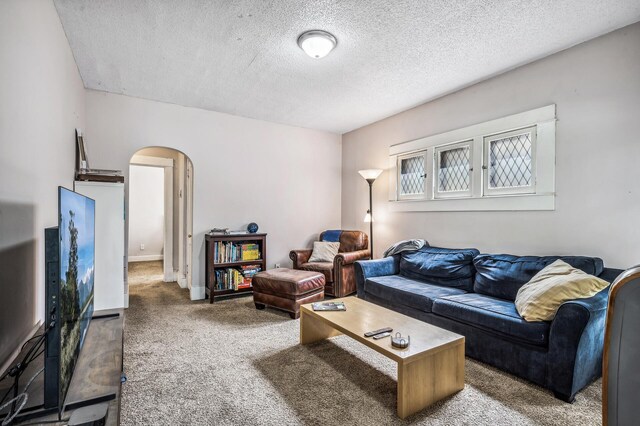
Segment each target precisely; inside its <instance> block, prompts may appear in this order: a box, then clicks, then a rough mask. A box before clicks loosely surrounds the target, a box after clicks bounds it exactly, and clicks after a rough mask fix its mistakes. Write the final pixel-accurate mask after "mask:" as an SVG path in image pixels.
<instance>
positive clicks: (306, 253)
mask: <svg viewBox="0 0 640 426" xmlns="http://www.w3.org/2000/svg"><path fill="white" fill-rule="evenodd" d="M312 252H313V250H311V249H303V250H291V251H290V252H289V259H291V260H292V261H293V269H298V268H299V267H300V265H302V264H303V263H307V262H308V261H309V258H310V257H311V253H312Z"/></svg>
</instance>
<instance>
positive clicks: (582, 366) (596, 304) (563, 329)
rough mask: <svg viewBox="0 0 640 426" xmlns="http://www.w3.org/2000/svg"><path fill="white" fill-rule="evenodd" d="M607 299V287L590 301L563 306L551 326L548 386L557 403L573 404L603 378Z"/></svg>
mask: <svg viewBox="0 0 640 426" xmlns="http://www.w3.org/2000/svg"><path fill="white" fill-rule="evenodd" d="M608 299H609V288H608V287H607V288H606V289H604V290H602V291H601V292H599V293H598V294H596V295H595V296H593V297H589V298H587V299H578V300H572V301H569V302H565V303H563V304H562V305H561V306H560V309H558V312H557V313H556V316H555V318H554V319H553V321H552V322H551V330H550V334H549V359H548V361H547V384H548V386H549V388H551V389H552V390H553V391H554V393H555V394H556V396H557V397H559V398H560V399H563V400H565V401H568V402H571V401H573V399H574V396H575V394H576V393H577V392H578V391H579V390H580V389H582V388H583V387H585V386H586V385H588V384H589V383H591V382H592V381H593V380H595V379H597V378H598V377H600V376H601V375H602V352H603V347H604V326H605V319H606V316H607V302H608Z"/></svg>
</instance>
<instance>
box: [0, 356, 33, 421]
mask: <svg viewBox="0 0 640 426" xmlns="http://www.w3.org/2000/svg"><path fill="white" fill-rule="evenodd" d="M43 371H44V367H42V368H41V369H40V370H38V372H37V373H36V374H34V375H33V377H31V379H30V380H29V382H28V383H27V385H26V386H25V387H24V390H23V391H22V393H20V394H18V396H16V397H14V398H11V399H10V400H9V401H7V402H5V403H4V404H3V405H1V406H0V411H2V410H4V409H5V408H6V407H8V406H9V405H10V404H14V403H16V402H18V400H21V401H20V403H19V406H18V407H17V408H16V409H15V410H14V411H13V413H11V412H9V413H8V414H7V416H6V417H5V419H4V420H3V421H2V426H7V425H8V424H10V423H11V422H12V421H13V419H15V417H16V416H17V415H18V414H19V413H20V411H21V410H22V409H23V408H24V406H25V405H26V404H27V401H28V400H29V394H28V393H27V391H28V390H29V386H31V383H33V381H34V380H35V379H36V377H38V375H40V373H42V372H43Z"/></svg>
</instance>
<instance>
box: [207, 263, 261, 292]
mask: <svg viewBox="0 0 640 426" xmlns="http://www.w3.org/2000/svg"><path fill="white" fill-rule="evenodd" d="M261 269H262V268H260V266H259V265H249V266H243V267H242V270H240V269H235V268H227V269H225V270H224V271H216V289H217V290H238V289H243V288H249V287H251V282H252V280H253V276H254V275H255V274H257V273H258V272H260V271H261Z"/></svg>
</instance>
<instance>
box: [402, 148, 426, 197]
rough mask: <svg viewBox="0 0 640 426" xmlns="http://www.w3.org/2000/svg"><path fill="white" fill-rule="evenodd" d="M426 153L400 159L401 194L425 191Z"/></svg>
mask: <svg viewBox="0 0 640 426" xmlns="http://www.w3.org/2000/svg"><path fill="white" fill-rule="evenodd" d="M424 178H425V174H424V155H418V156H415V157H409V158H403V159H402V160H400V194H401V195H409V194H423V193H424Z"/></svg>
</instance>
